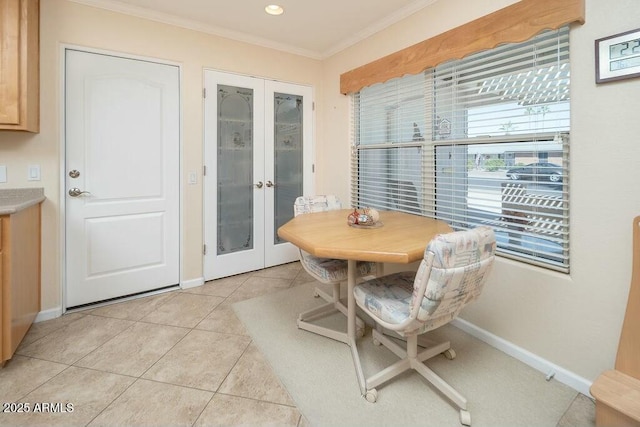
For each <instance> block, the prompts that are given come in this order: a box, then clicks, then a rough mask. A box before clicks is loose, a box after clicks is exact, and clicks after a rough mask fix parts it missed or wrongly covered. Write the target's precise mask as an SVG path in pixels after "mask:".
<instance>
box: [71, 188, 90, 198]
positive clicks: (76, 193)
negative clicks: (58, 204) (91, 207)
mask: <svg viewBox="0 0 640 427" xmlns="http://www.w3.org/2000/svg"><path fill="white" fill-rule="evenodd" d="M83 194H91V193H90V192H88V191H82V190H80V189H79V188H77V187H73V188H70V189H69V195H70V196H71V197H78V196H81V195H83Z"/></svg>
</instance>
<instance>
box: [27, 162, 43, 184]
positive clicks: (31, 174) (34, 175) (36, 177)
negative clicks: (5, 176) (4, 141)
mask: <svg viewBox="0 0 640 427" xmlns="http://www.w3.org/2000/svg"><path fill="white" fill-rule="evenodd" d="M27 180H29V181H40V165H29V166H28V168H27Z"/></svg>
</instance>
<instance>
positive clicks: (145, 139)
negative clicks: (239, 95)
mask: <svg viewBox="0 0 640 427" xmlns="http://www.w3.org/2000/svg"><path fill="white" fill-rule="evenodd" d="M179 86H180V73H179V68H178V67H176V66H173V65H167V64H160V63H155V62H150V61H144V60H136V59H128V58H122V57H117V56H112V55H105V54H98V53H91V52H84V51H78V50H73V49H67V50H66V51H65V132H66V149H65V153H66V159H65V181H66V188H65V196H66V203H65V211H66V223H65V232H66V241H65V243H66V257H65V259H66V292H65V295H66V298H65V299H66V307H67V308H70V307H75V306H79V305H82V304H87V303H92V302H96V301H102V300H106V299H110V298H115V297H120V296H125V295H131V294H136V293H140V292H144V291H150V290H154V289H159V288H163V287H166V286H171V285H175V284H178V283H179V246H180V219H179V213H180V211H179V209H180V198H179V197H180V196H179V189H180V93H179Z"/></svg>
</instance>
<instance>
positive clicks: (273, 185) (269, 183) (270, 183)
mask: <svg viewBox="0 0 640 427" xmlns="http://www.w3.org/2000/svg"><path fill="white" fill-rule="evenodd" d="M267 187H275V184H274V183H273V182H271V181H267Z"/></svg>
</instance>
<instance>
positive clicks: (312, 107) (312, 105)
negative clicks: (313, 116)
mask: <svg viewBox="0 0 640 427" xmlns="http://www.w3.org/2000/svg"><path fill="white" fill-rule="evenodd" d="M311 111H316V102H315V101H313V102H312V103H311Z"/></svg>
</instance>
